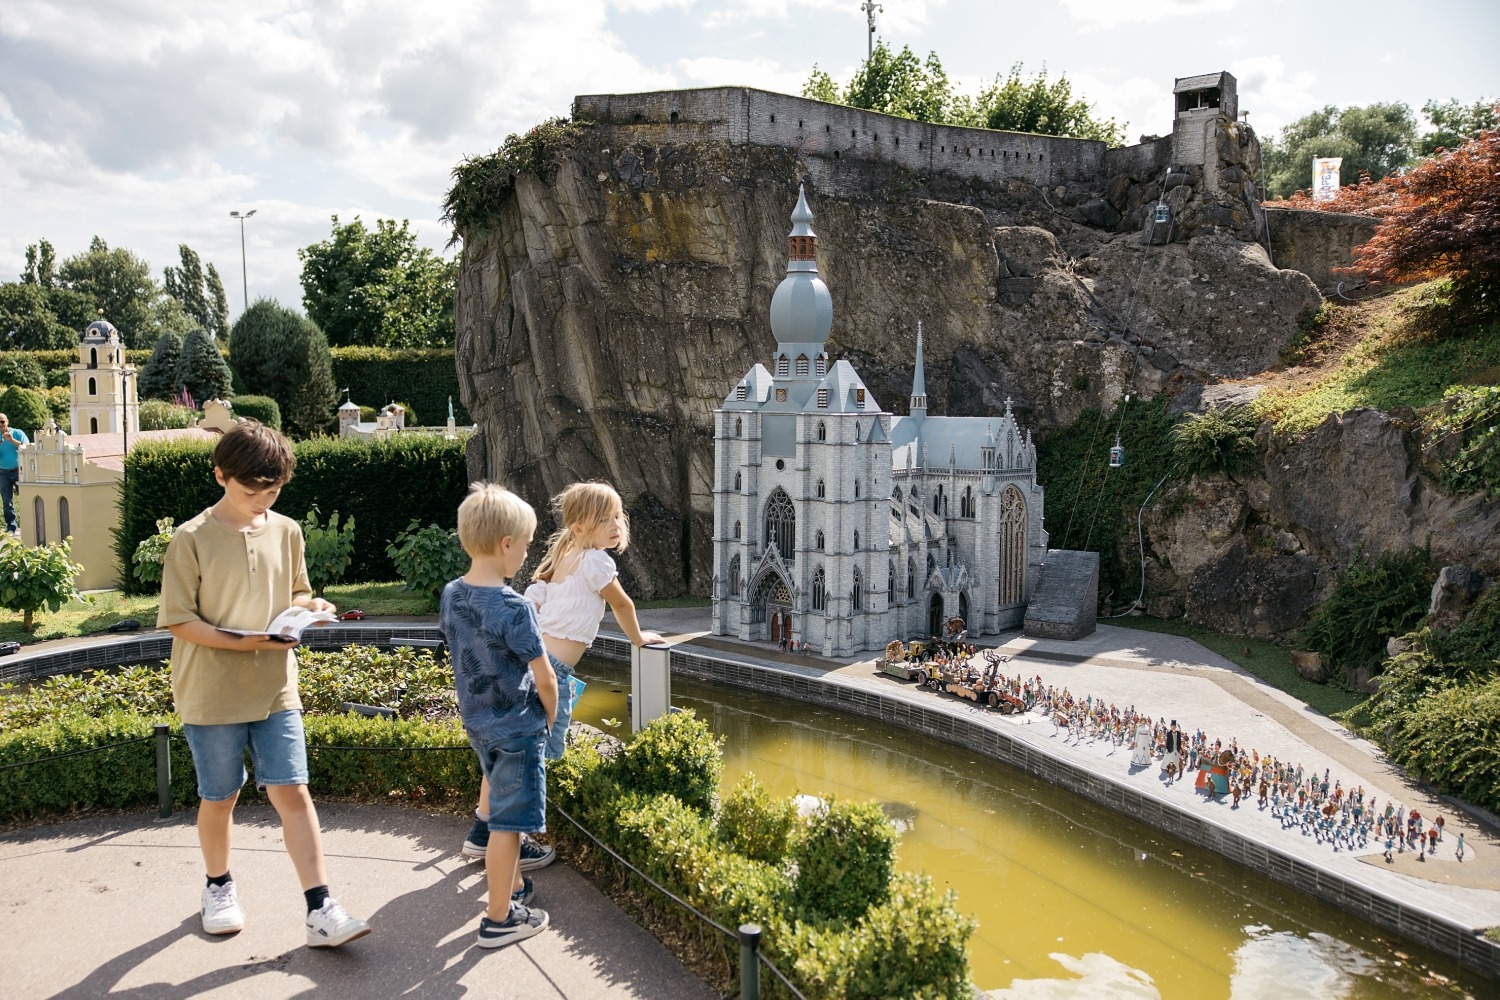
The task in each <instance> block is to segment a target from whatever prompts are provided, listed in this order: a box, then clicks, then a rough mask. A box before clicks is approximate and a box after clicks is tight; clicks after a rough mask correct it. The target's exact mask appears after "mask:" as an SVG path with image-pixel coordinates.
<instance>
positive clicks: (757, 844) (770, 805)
mask: <svg viewBox="0 0 1500 1000" xmlns="http://www.w3.org/2000/svg"><path fill="white" fill-rule="evenodd" d="M796 829H797V803H796V802H794V801H793V800H792V799H790V798H780V799H778V798H774V797H772V796H771V794H770V793H768V792H767V791H766V790H765V788H764V787H763V786H762V785H761V783H760V782H759V781H757V780H756V779H755V775H753V774H751V773H749V772H748V771H747V772H746V773H745V774H744V775H742V776H741V778H740V780H739V783H738V784H736V785H735V786H734V789H733V790H732V791H730V793H729V794H728V795H726V796H725V797H724V803H723V805H722V807H721V808H720V810H719V822H718V826H717V830H718V835H719V839H720V840H722V841H723V842H724V843H725V844H726V845H727V846H728V847H729V848H730V849H731V850H733V851H736V852H738V853H740V854H743V855H744V856H745V857H747V858H753V859H754V860H756V861H765V862H769V863H773V864H774V863H776V862H779V861H780V860H781V859H782V858H784V857H786V855H787V848H788V845H790V843H791V839H792V833H793V832H794V831H795V830H796Z"/></svg>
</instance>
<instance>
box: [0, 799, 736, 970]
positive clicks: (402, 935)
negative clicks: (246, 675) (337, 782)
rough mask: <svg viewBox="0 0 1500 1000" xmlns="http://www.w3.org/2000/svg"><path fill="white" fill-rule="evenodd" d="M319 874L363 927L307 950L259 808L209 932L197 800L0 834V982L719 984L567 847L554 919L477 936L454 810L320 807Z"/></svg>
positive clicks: (238, 841)
mask: <svg viewBox="0 0 1500 1000" xmlns="http://www.w3.org/2000/svg"><path fill="white" fill-rule="evenodd" d="M319 812H320V814H321V818H322V822H323V831H324V846H325V850H326V852H327V856H328V869H329V876H330V878H331V880H332V887H333V890H334V892H335V894H336V895H337V896H338V898H339V900H340V902H342V903H343V904H344V905H345V907H346V908H347V909H348V910H349V911H350V912H351V913H354V914H356V915H359V916H363V917H365V918H367V919H368V920H369V921H370V922H371V924H372V926H373V928H374V931H373V933H372V934H370V936H369V937H366V938H364V939H362V940H359V941H356V942H353V943H351V944H349V945H346V946H344V947H343V948H339V949H334V950H322V949H309V948H307V947H306V939H305V935H304V931H303V927H302V919H303V914H304V912H305V907H304V906H303V903H302V894H301V892H300V890H299V888H298V886H297V880H296V876H295V875H294V873H293V871H292V866H291V863H290V862H289V861H288V860H287V858H286V855H285V853H284V852H283V851H282V849H281V833H280V826H279V824H278V823H277V820H276V815H275V813H274V811H272V810H271V809H270V807H269V806H266V805H263V804H261V805H248V804H247V805H242V806H240V808H239V809H238V810H237V812H236V819H237V824H236V829H235V834H236V836H235V850H234V860H233V866H234V867H233V871H234V875H235V881H236V882H237V883H238V884H239V887H240V895H241V901H242V903H243V905H244V907H245V912H246V918H247V922H246V927H245V929H244V930H243V931H241V932H240V933H239V934H234V935H226V936H222V937H214V936H210V935H207V934H204V933H203V930H202V928H201V926H200V923H199V918H198V896H199V893H200V891H201V889H202V885H203V875H202V869H203V864H202V861H201V858H200V855H199V853H198V846H197V837H196V834H195V832H194V829H193V821H194V813H193V812H192V811H188V812H186V813H182V814H179V815H178V816H176V817H174V818H172V819H169V820H165V821H156V820H155V818H154V817H148V816H140V815H124V816H107V817H106V816H101V817H98V818H93V819H83V820H77V821H74V822H70V823H61V824H56V825H52V826H41V827H34V828H30V829H25V830H20V831H13V832H11V833H9V834H6V835H4V836H3V837H0V995H3V996H6V997H18V998H19V997H27V998H31V997H68V998H80V1000H82V998H93V997H104V996H109V997H119V998H140V1000H175V998H186V997H197V996H203V995H212V996H214V997H224V998H230V997H254V998H257V1000H262V998H281V997H302V996H309V995H312V994H313V993H316V994H317V995H319V996H330V997H345V998H356V997H357V998H361V1000H364V998H383V997H422V998H424V1000H427V998H442V997H462V996H470V997H525V998H527V1000H548V998H559V997H568V998H587V1000H593V998H613V997H621V998H658V997H666V996H670V997H682V998H687V1000H695V998H702V1000H711V998H713V997H715V996H717V994H716V993H714V992H713V991H712V990H710V989H709V988H708V987H707V986H705V985H704V984H703V983H702V982H700V981H699V980H698V979H696V978H695V977H694V976H692V975H691V974H690V973H689V972H688V971H687V970H686V969H685V968H683V966H682V964H681V963H680V962H678V961H677V959H676V958H675V957H673V956H672V955H671V954H670V953H669V952H668V951H667V950H666V949H665V948H664V947H663V946H662V945H661V944H660V943H659V942H658V941H657V940H656V939H655V938H653V937H652V936H651V935H650V934H648V933H647V932H646V931H644V930H642V929H641V928H640V927H639V926H638V925H636V923H635V922H634V921H633V920H631V918H630V917H629V916H628V915H627V914H626V913H625V912H624V911H622V910H620V909H619V907H617V906H615V904H614V903H612V902H610V901H609V900H608V899H606V898H605V897H604V896H603V895H602V894H601V893H600V892H599V891H598V890H597V889H595V888H594V887H593V886H592V885H590V884H589V883H588V882H586V881H585V880H584V879H583V878H582V877H581V876H580V875H578V873H577V872H575V871H574V870H573V869H572V868H570V867H568V866H567V865H566V864H564V863H562V862H557V863H554V864H552V865H551V866H549V867H547V868H545V869H543V870H541V871H538V872H536V873H535V874H534V878H535V881H536V905H537V906H539V907H541V908H542V909H545V910H547V911H548V913H549V914H550V916H551V927H550V928H549V929H548V930H547V931H545V932H543V933H542V934H539V935H538V936H536V937H534V938H531V939H530V940H527V941H523V942H521V943H520V944H517V945H512V946H510V947H507V948H503V949H498V950H495V951H486V950H484V949H480V948H478V947H476V946H475V945H474V936H475V933H476V931H477V930H478V927H479V916H480V914H481V913H482V912H483V909H484V899H485V897H486V893H485V878H484V866H483V865H482V864H479V863H475V862H466V861H464V860H463V859H462V858H461V857H460V856H459V853H458V847H459V844H460V843H461V842H462V839H463V836H464V834H465V833H467V832H468V824H467V823H466V822H465V821H464V819H463V818H462V817H457V816H452V815H445V814H434V813H425V812H421V811H418V810H415V809H406V808H399V807H383V806H368V805H353V804H342V803H324V804H322V805H320V806H319Z"/></svg>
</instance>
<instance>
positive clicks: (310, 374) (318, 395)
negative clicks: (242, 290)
mask: <svg viewBox="0 0 1500 1000" xmlns="http://www.w3.org/2000/svg"><path fill="white" fill-rule="evenodd" d="M229 364H230V367H232V368H233V369H234V375H235V385H236V388H237V389H238V390H239V391H241V392H244V393H247V394H258V395H263V396H270V397H271V398H272V399H274V400H275V401H276V404H277V405H278V406H279V407H281V417H282V420H284V421H285V423H286V428H287V430H288V431H289V432H291V433H293V434H297V435H301V436H306V435H308V434H311V433H313V432H315V431H318V430H321V429H322V428H323V427H324V426H325V425H326V424H327V423H328V420H329V417H330V415H331V414H332V412H333V404H334V401H335V399H336V397H337V395H338V393H337V389H336V387H335V386H334V384H333V356H332V354H330V353H329V350H328V339H327V338H326V337H324V336H323V332H322V331H321V330H319V329H318V328H317V326H316V325H315V324H313V322H312V321H311V320H309V319H307V318H306V317H304V316H299V315H298V314H297V313H294V312H292V311H291V310H290V309H287V308H285V307H284V306H282V305H280V304H278V303H277V302H275V301H274V300H271V299H260V300H259V301H257V302H255V303H254V304H252V305H251V306H250V308H249V309H246V310H245V311H244V312H243V313H241V314H240V318H239V319H238V320H237V321H236V322H235V324H234V328H233V329H232V330H231V331H230V334H229Z"/></svg>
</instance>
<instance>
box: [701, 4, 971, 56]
mask: <svg viewBox="0 0 1500 1000" xmlns="http://www.w3.org/2000/svg"><path fill="white" fill-rule="evenodd" d="M946 3H947V0H891V2H889V3H879V4H878V5H879V6H881V7H883V8H884V9H883V10H879V11H876V13H875V36H876V37H877V38H885V39H896V38H900V37H901V36H902V35H911V34H915V33H916V32H917V31H918V30H919V29H921V28H923V27H925V26H926V25H927V24H928V22H929V21H930V12H931V11H932V10H933V9H935V8H940V7H943V6H944V5H946ZM705 7H706V8H708V12H707V16H706V17H705V18H704V24H705V25H707V26H709V27H721V26H724V25H733V24H741V23H744V22H746V21H759V20H770V21H790V20H792V19H794V18H803V19H805V18H806V16H807V15H808V14H809V13H811V12H833V13H836V14H840V15H843V16H844V17H847V18H848V19H849V20H851V21H852V20H858V21H862V22H863V21H867V15H866V13H865V10H864V9H863V6H862V4H861V3H855V2H854V0H711V2H707V3H702V4H699V9H702V8H705ZM897 47H898V48H899V45H898V46H897Z"/></svg>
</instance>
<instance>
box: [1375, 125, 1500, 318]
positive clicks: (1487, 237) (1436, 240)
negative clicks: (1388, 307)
mask: <svg viewBox="0 0 1500 1000" xmlns="http://www.w3.org/2000/svg"><path fill="white" fill-rule="evenodd" d="M1398 180H1399V184H1398V185H1396V187H1397V189H1398V195H1397V197H1396V198H1395V200H1394V203H1393V204H1391V205H1389V206H1387V207H1383V208H1380V209H1377V210H1376V211H1375V213H1374V214H1376V215H1378V216H1379V217H1380V227H1379V228H1378V229H1377V230H1376V231H1375V235H1374V236H1373V237H1372V238H1371V239H1370V241H1369V242H1368V243H1365V244H1364V245H1363V246H1361V247H1359V248H1358V249H1356V250H1355V252H1354V266H1353V268H1351V269H1350V270H1354V271H1359V272H1363V273H1364V274H1365V275H1366V276H1367V277H1368V278H1369V280H1370V282H1371V283H1372V284H1390V283H1399V282H1409V281H1426V280H1429V279H1431V278H1442V277H1446V278H1448V279H1449V280H1450V282H1451V295H1450V300H1451V306H1452V313H1451V316H1450V318H1451V319H1452V320H1455V321H1459V322H1462V323H1470V322H1479V321H1483V320H1487V319H1490V318H1492V317H1495V316H1497V315H1500V129H1490V130H1488V131H1486V132H1481V133H1479V135H1477V136H1475V137H1474V138H1473V139H1470V140H1469V141H1468V142H1466V143H1464V144H1463V145H1462V146H1459V147H1458V148H1457V149H1454V150H1451V151H1448V152H1444V153H1440V154H1438V155H1437V156H1434V157H1433V158H1431V159H1429V160H1426V161H1424V162H1423V163H1422V164H1421V165H1420V166H1418V167H1417V168H1416V169H1415V170H1413V171H1412V172H1411V173H1409V174H1406V175H1405V176H1404V177H1401V178H1399V179H1398Z"/></svg>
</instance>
